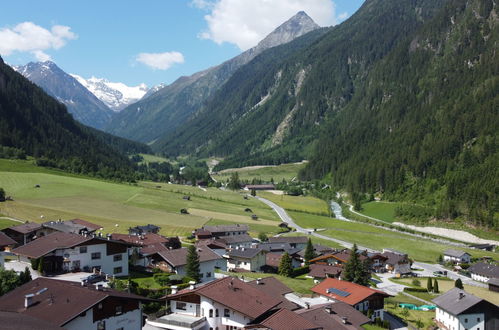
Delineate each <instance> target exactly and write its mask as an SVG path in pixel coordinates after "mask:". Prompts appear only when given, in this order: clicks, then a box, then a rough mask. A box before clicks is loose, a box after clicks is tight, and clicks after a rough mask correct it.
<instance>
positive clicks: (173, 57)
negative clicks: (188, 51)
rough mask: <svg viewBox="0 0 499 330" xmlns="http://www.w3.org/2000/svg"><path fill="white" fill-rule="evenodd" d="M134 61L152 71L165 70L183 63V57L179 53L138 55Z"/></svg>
mask: <svg viewBox="0 0 499 330" xmlns="http://www.w3.org/2000/svg"><path fill="white" fill-rule="evenodd" d="M135 60H136V61H137V62H140V63H143V64H145V65H147V66H149V67H151V68H153V69H159V70H167V69H169V68H170V67H171V66H172V65H174V64H176V63H184V55H182V54H181V53H179V52H166V53H140V54H139V55H137V57H136V58H135Z"/></svg>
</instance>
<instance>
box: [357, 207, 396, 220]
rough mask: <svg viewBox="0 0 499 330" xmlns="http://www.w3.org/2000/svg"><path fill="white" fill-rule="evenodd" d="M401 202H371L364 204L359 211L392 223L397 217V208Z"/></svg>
mask: <svg viewBox="0 0 499 330" xmlns="http://www.w3.org/2000/svg"><path fill="white" fill-rule="evenodd" d="M400 204H401V203H390V202H369V203H364V204H362V210H361V211H360V212H359V213H362V214H364V215H367V216H368V217H372V218H375V219H379V220H382V221H385V222H389V223H392V222H394V221H396V219H395V209H396V208H397V206H399V205H400Z"/></svg>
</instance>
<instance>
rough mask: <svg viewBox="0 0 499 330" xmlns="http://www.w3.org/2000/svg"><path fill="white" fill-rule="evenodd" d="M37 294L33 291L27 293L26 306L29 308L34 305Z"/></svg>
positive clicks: (25, 297)
mask: <svg viewBox="0 0 499 330" xmlns="http://www.w3.org/2000/svg"><path fill="white" fill-rule="evenodd" d="M34 297H35V295H34V294H33V293H30V294H27V295H25V296H24V308H28V307H30V306H31V305H33V303H34V301H33V298H34Z"/></svg>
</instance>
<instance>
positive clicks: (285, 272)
mask: <svg viewBox="0 0 499 330" xmlns="http://www.w3.org/2000/svg"><path fill="white" fill-rule="evenodd" d="M278 273H279V275H282V276H286V277H291V275H292V274H293V265H292V263H291V257H290V256H289V254H288V253H287V252H284V254H283V255H282V257H281V261H280V262H279V269H278Z"/></svg>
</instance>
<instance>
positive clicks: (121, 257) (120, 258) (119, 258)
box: [113, 254, 123, 261]
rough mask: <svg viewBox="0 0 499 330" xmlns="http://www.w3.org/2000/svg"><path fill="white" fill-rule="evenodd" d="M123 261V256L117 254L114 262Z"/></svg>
mask: <svg viewBox="0 0 499 330" xmlns="http://www.w3.org/2000/svg"><path fill="white" fill-rule="evenodd" d="M122 259H123V256H122V255H121V254H115V255H114V257H113V260H114V261H121V260H122Z"/></svg>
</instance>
